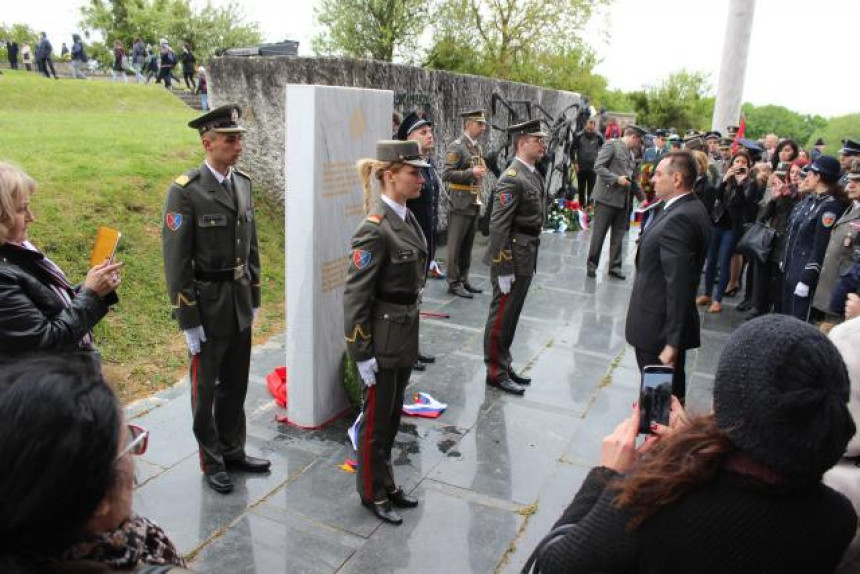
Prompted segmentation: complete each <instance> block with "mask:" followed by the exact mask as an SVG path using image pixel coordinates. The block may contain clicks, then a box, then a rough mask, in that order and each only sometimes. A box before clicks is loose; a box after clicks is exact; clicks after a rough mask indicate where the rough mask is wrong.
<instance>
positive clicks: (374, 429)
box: [343, 141, 427, 507]
mask: <svg viewBox="0 0 860 574" xmlns="http://www.w3.org/2000/svg"><path fill="white" fill-rule="evenodd" d="M392 149H394V150H400V149H407V150H412V149H414V155H413V154H412V152H410V153H409V154H406V155H404V156H403V158H404V159H405V162H408V163H410V164H412V165H416V166H419V167H424V166H426V165H427V164H426V163H425V162H423V161H422V160H420V156H419V153H418V144H417V143H415V142H414V141H408V142H379V144H378V145H377V159H380V160H383V161H385V159H384V158H385V157H386V154H387V153H388V152H390V150H392ZM404 208H405V206H404ZM405 213H406V218H405V220H404V219H403V218H401V216H400V215H398V214H397V212H396V211H395V210H394V209H393V208H392V207H391V206H390V205H388V204H387V203H385V201H384V200H383V199H382V198H380V199H379V200H377V201H376V203H375V204H374V205H373V206H372V208H371V210H370V213H369V215H368V216H367V218H366V219H365V220H364V221H363V222H362V223H361V224H360V225H359V226H358V229H357V230H356V232H355V235H354V236H353V238H352V243H351V246H352V255H351V259H350V264H349V267H348V271H347V275H346V286H345V288H344V293H343V309H344V331H345V336H346V346H347V351H348V353H349V356H350V358H352V360H353V361H355V362H356V363H361V362H364V361H367V360H370V359H373V358H375V359H376V362H377V366H378V372H377V373H376V384H375V385H373V386H370V387H368V386H365V387H364V388H363V402H364V419H363V422H362V424H361V428H360V430H359V434H358V471H357V473H356V480H357V488H358V493H359V496H360V497H361V500H362V503H363V504H365V505H366V506H368V507H370V506H371V505H372V504H373V503H378V502H380V501H385V500H388V498H389V497H391V495H392V493H395V492H402V491H399V489H398V488H397V486H396V483H395V481H394V475H393V472H392V466H391V448H392V446H393V445H394V437H395V435H396V434H397V430H398V428H399V427H400V415H401V411H402V409H403V393H404V391H405V389H406V385H407V384H408V383H409V376H410V374H411V372H412V366H413V365H414V364H415V361H416V360H417V358H418V315H419V304H420V295H421V291H422V289H423V286H424V282H425V279H426V269H427V242H426V241H425V239H424V234H423V233H422V231H421V227H420V226H419V224H418V220H417V219H416V218H415V215H413V214H412V212H411V211H409V210H408V209H406V211H405Z"/></svg>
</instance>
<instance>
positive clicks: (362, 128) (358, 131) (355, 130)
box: [349, 108, 367, 140]
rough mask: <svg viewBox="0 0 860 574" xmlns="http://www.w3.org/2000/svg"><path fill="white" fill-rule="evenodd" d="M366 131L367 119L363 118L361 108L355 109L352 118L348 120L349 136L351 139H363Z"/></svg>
mask: <svg viewBox="0 0 860 574" xmlns="http://www.w3.org/2000/svg"><path fill="white" fill-rule="evenodd" d="M366 131H367V119H366V118H365V117H364V111H362V109H361V108H355V111H354V112H352V116H351V117H350V118H349V135H350V136H352V139H356V140H357V139H359V138H362V137H364V133H365V132H366Z"/></svg>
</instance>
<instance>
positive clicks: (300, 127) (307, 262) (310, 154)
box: [284, 85, 394, 428]
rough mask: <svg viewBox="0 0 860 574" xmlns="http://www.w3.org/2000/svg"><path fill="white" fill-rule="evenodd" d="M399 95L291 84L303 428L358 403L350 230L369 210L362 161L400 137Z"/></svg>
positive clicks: (296, 366)
mask: <svg viewBox="0 0 860 574" xmlns="http://www.w3.org/2000/svg"><path fill="white" fill-rule="evenodd" d="M393 103H394V94H393V92H391V91H388V90H368V89H359V88H343V87H333V86H315V85H287V87H286V106H285V110H286V114H285V121H286V129H285V130H284V134H285V138H284V139H285V141H284V145H285V146H286V153H285V166H284V167H285V170H284V171H285V175H286V183H285V189H284V203H285V207H286V215H285V218H286V222H285V223H286V283H287V294H286V317H287V345H286V349H287V359H286V364H287V369H288V374H289V380H288V402H287V416H288V418H289V420H290V422H291V423H293V424H296V425H298V426H301V427H308V428H311V427H318V426H320V425H322V424H324V423H326V422H327V421H329V420H331V419H332V418H334V417H336V416H337V415H339V414H340V413H342V412H343V411H344V410H345V409H346V408H347V407H348V401H347V398H346V394H345V393H344V390H343V385H342V382H341V381H342V372H341V364H342V358H343V353H344V351H345V350H346V345H345V342H344V335H343V285H344V280H345V278H346V269H347V265H348V264H349V254H350V245H349V243H350V238H351V237H352V234H353V231H355V228H356V226H357V225H358V224H359V222H360V221H361V220H362V218H364V216H365V204H364V194H363V191H362V188H361V184H360V182H359V178H358V171H357V170H356V162H357V161H358V160H359V159H361V158H365V157H374V154H375V149H376V142H377V141H378V140H382V139H390V137H391V113H392V109H393Z"/></svg>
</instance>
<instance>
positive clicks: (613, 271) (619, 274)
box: [609, 269, 627, 280]
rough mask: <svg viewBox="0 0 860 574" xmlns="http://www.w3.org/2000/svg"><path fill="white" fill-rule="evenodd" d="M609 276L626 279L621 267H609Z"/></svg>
mask: <svg viewBox="0 0 860 574" xmlns="http://www.w3.org/2000/svg"><path fill="white" fill-rule="evenodd" d="M609 276H610V277H615V278H616V279H621V280H624V279H627V275H625V274H624V272H623V271H622V270H621V269H610V270H609Z"/></svg>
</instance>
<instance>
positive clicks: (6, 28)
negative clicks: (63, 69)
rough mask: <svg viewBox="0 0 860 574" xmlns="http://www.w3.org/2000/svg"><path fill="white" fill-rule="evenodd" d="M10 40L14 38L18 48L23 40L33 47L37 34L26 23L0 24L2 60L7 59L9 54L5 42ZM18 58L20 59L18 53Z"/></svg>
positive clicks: (37, 37) (0, 56) (0, 52)
mask: <svg viewBox="0 0 860 574" xmlns="http://www.w3.org/2000/svg"><path fill="white" fill-rule="evenodd" d="M12 40H15V42H16V43H17V44H18V49H19V50H20V48H21V45H22V44H24V43H25V42H26V43H28V44H30V46H31V47H33V48H35V47H36V42H38V41H39V34H38V33H37V32H36V31H35V30H33V29H32V28H30V27H29V26H28V25H26V24H10V25H6V24H0V43H2V46H0V58H2V59H3V61H4V62H5V61H8V54H9V52H8V51H7V49H6V42H11V41H12ZM18 59H19V61H20V59H21V56H20V55H19V56H18Z"/></svg>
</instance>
